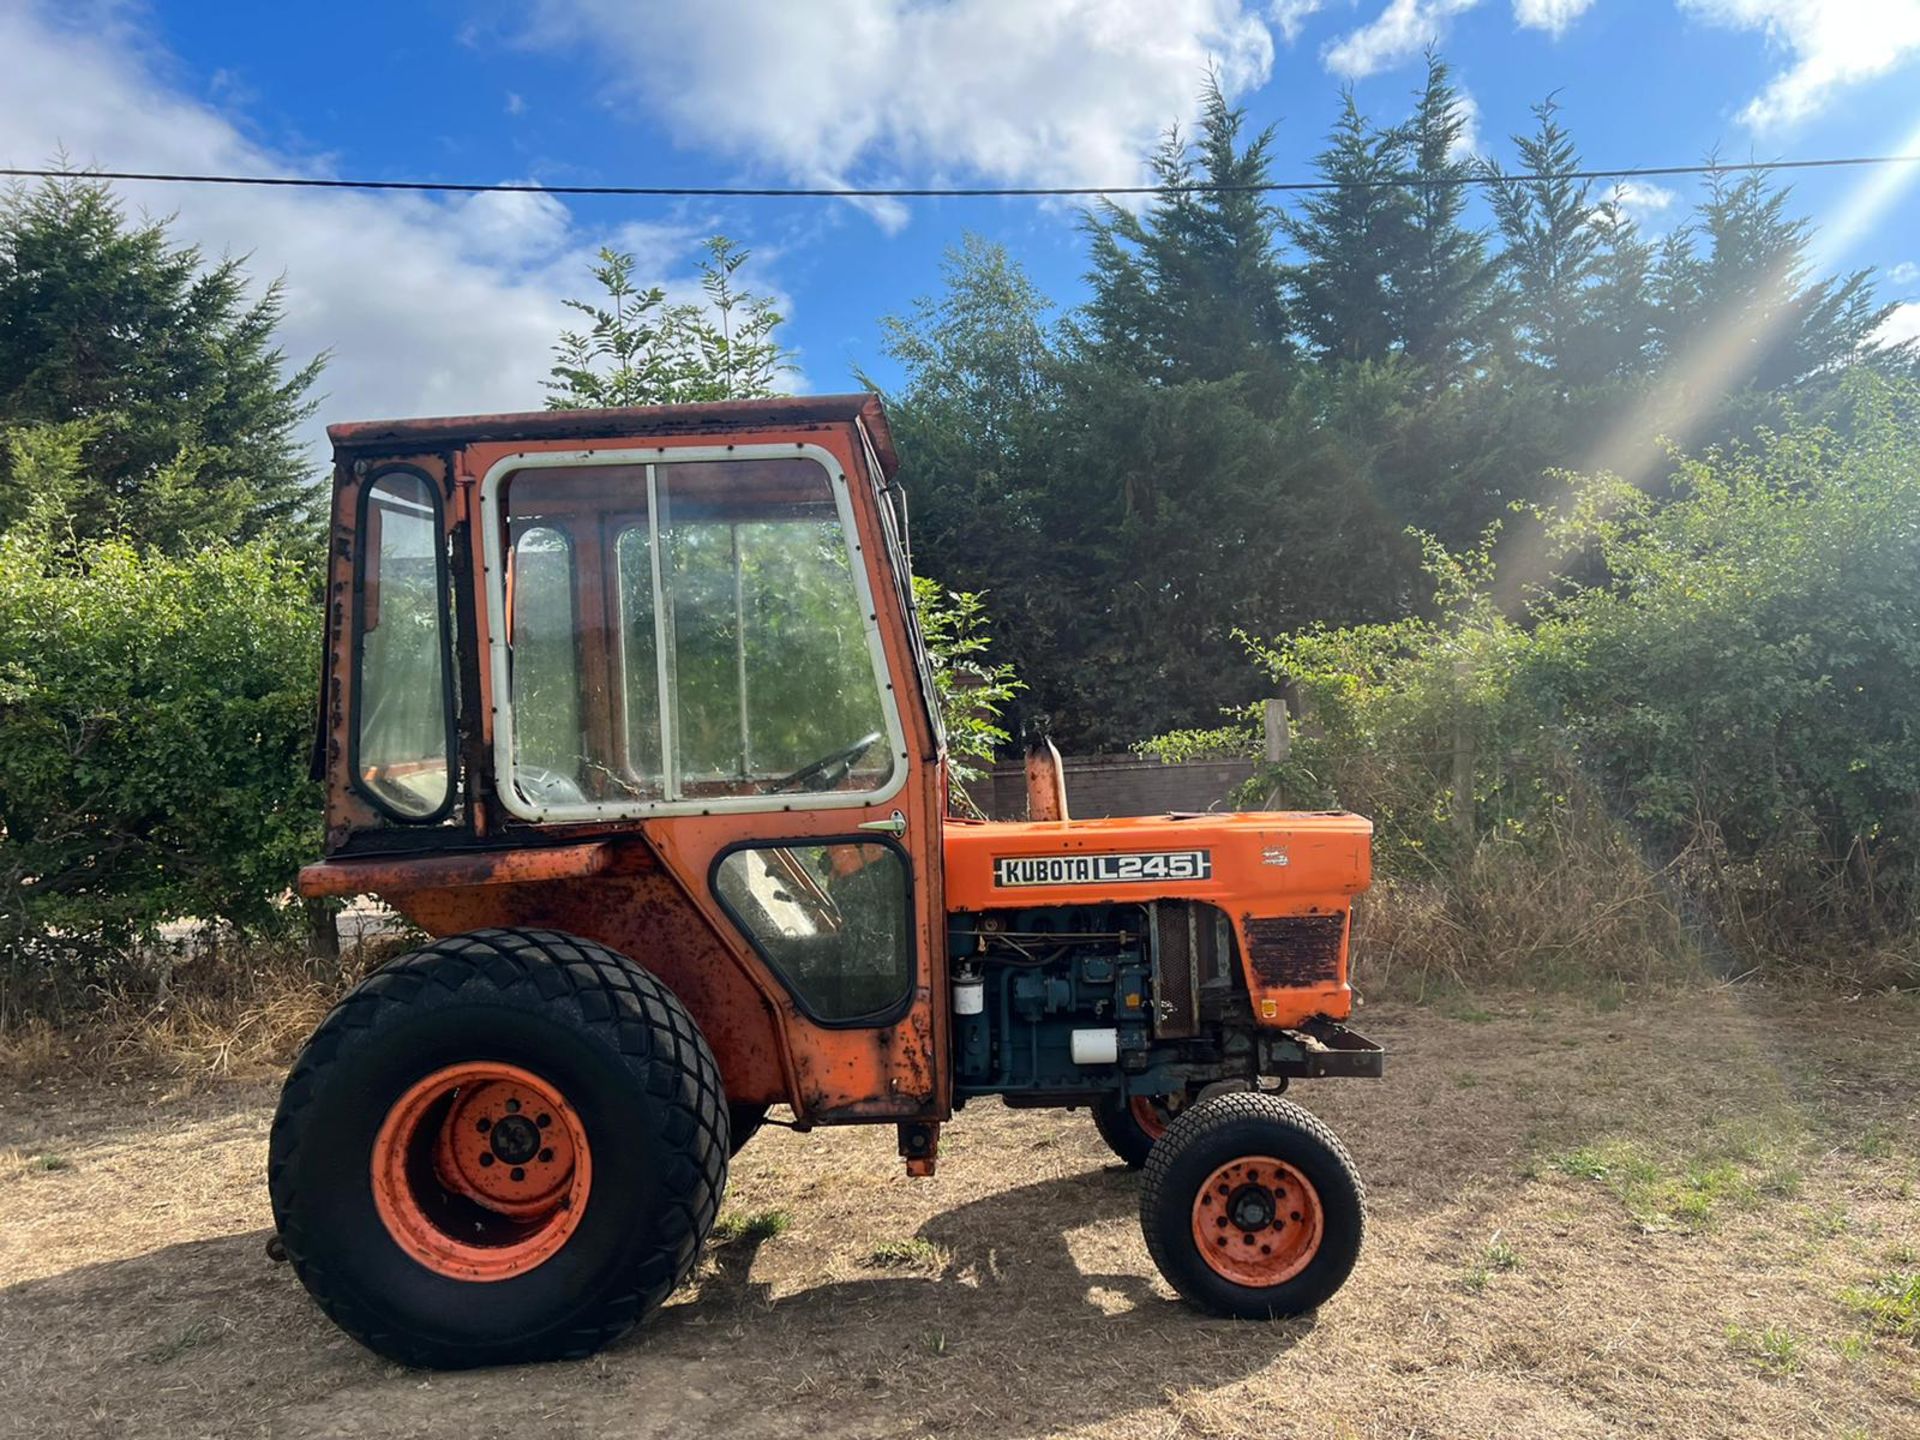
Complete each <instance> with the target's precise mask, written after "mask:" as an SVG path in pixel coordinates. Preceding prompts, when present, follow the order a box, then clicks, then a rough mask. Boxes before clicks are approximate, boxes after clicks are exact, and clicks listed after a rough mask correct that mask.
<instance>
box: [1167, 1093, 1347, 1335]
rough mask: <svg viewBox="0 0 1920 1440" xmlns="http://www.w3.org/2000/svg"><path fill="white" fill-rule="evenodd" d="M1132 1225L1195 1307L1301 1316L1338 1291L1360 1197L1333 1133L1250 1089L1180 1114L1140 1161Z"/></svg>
mask: <svg viewBox="0 0 1920 1440" xmlns="http://www.w3.org/2000/svg"><path fill="white" fill-rule="evenodd" d="M1140 1227H1141V1229H1142V1230H1143V1231H1144V1232H1145V1234H1146V1240H1147V1249H1148V1250H1149V1251H1150V1252H1151V1253H1152V1255H1153V1261H1154V1264H1155V1265H1157V1266H1159V1267H1160V1273H1161V1274H1162V1275H1164V1276H1166V1278H1167V1281H1168V1283H1169V1284H1171V1285H1172V1286H1173V1288H1174V1289H1175V1290H1177V1291H1179V1292H1180V1294H1181V1295H1182V1296H1183V1297H1185V1298H1186V1299H1187V1300H1189V1301H1191V1302H1192V1303H1193V1304H1195V1305H1198V1306H1200V1307H1201V1308H1203V1309H1206V1310H1211V1311H1213V1312H1214V1313H1215V1314H1219V1315H1230V1316H1234V1317H1236V1318H1239V1319H1246V1320H1271V1319H1278V1318H1281V1317H1284V1316H1290V1315H1300V1314H1304V1313H1305V1312H1306V1311H1309V1310H1312V1309H1313V1308H1314V1307H1316V1306H1317V1305H1319V1304H1321V1303H1322V1302H1323V1301H1325V1300H1326V1299H1327V1298H1328V1297H1329V1296H1331V1295H1332V1294H1333V1293H1334V1292H1335V1291H1336V1290H1338V1289H1339V1288H1340V1286H1341V1285H1342V1284H1343V1283H1345V1281H1346V1278H1347V1276H1348V1274H1350V1273H1351V1272H1352V1270H1353V1265H1354V1261H1355V1260H1357V1259H1358V1258H1359V1255H1360V1244H1361V1241H1362V1239H1363V1238H1364V1237H1365V1234H1366V1227H1367V1212H1366V1190H1365V1188H1364V1187H1363V1186H1362V1185H1361V1183H1360V1177H1359V1176H1358V1175H1357V1174H1356V1173H1355V1171H1354V1168H1353V1161H1352V1159H1351V1158H1350V1157H1349V1156H1348V1154H1347V1152H1346V1148H1345V1147H1344V1146H1343V1145H1341V1143H1340V1141H1339V1140H1338V1138H1336V1137H1335V1135H1334V1133H1333V1131H1331V1130H1329V1129H1328V1128H1327V1127H1326V1126H1325V1125H1323V1124H1322V1123H1321V1122H1320V1121H1319V1120H1317V1119H1315V1118H1314V1117H1313V1116H1312V1115H1310V1114H1308V1113H1307V1112H1306V1111H1305V1110H1303V1109H1301V1108H1300V1107H1299V1106H1298V1105H1295V1104H1293V1103H1292V1102H1291V1101H1288V1100H1282V1099H1280V1098H1279V1097H1278V1096H1275V1095H1267V1094H1262V1093H1259V1092H1257V1091H1243V1092H1239V1093H1234V1094H1225V1095H1214V1096H1211V1097H1209V1098H1207V1099H1205V1100H1200V1101H1197V1102H1195V1103H1194V1104H1193V1105H1191V1106H1189V1107H1188V1108H1187V1109H1186V1111H1185V1112H1184V1113H1182V1114H1181V1115H1180V1116H1179V1117H1178V1118H1176V1119H1175V1120H1174V1122H1173V1123H1172V1124H1171V1125H1170V1126H1168V1127H1167V1133H1166V1135H1165V1136H1164V1137H1163V1138H1162V1139H1161V1140H1160V1142H1159V1143H1158V1144H1157V1145H1155V1146H1154V1147H1153V1153H1152V1154H1151V1155H1149V1156H1148V1158H1147V1166H1146V1182H1145V1184H1144V1185H1143V1186H1142V1188H1141V1193H1140Z"/></svg>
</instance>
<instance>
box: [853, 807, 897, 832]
mask: <svg viewBox="0 0 1920 1440" xmlns="http://www.w3.org/2000/svg"><path fill="white" fill-rule="evenodd" d="M858 828H859V829H862V830H877V831H878V832H879V833H880V834H882V835H904V834H906V833H907V817H906V816H904V815H902V814H901V813H900V812H899V811H898V810H896V811H894V812H893V814H891V815H889V816H888V817H887V818H886V819H884V820H862V821H861V822H860V824H859V827H858Z"/></svg>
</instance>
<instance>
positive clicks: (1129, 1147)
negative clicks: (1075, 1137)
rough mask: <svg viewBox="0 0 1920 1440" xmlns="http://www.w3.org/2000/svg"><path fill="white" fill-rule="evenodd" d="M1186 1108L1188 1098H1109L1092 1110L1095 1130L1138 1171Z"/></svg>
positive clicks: (1119, 1096) (1138, 1096) (1151, 1096)
mask: <svg viewBox="0 0 1920 1440" xmlns="http://www.w3.org/2000/svg"><path fill="white" fill-rule="evenodd" d="M1186 1108H1187V1097H1186V1096H1185V1095H1106V1096H1102V1097H1101V1099H1100V1101H1099V1103H1098V1104H1096V1105H1095V1106H1094V1107H1093V1128H1094V1129H1096V1130H1098V1131H1099V1132H1100V1138H1101V1139H1102V1140H1104V1141H1106V1142H1107V1148H1108V1149H1109V1150H1111V1151H1113V1153H1114V1154H1115V1155H1118V1156H1119V1157H1120V1158H1121V1159H1122V1160H1124V1161H1126V1163H1127V1168H1128V1169H1130V1170H1138V1169H1139V1168H1140V1167H1141V1166H1142V1165H1145V1164H1146V1163H1147V1156H1148V1155H1150V1154H1152V1153H1153V1147H1154V1145H1155V1144H1156V1143H1157V1142H1158V1141H1159V1139H1160V1137H1161V1136H1162V1135H1165V1134H1166V1133H1167V1127H1168V1126H1169V1125H1171V1124H1172V1123H1173V1117H1174V1116H1176V1115H1178V1114H1179V1113H1180V1112H1181V1111H1182V1110H1184V1109H1186Z"/></svg>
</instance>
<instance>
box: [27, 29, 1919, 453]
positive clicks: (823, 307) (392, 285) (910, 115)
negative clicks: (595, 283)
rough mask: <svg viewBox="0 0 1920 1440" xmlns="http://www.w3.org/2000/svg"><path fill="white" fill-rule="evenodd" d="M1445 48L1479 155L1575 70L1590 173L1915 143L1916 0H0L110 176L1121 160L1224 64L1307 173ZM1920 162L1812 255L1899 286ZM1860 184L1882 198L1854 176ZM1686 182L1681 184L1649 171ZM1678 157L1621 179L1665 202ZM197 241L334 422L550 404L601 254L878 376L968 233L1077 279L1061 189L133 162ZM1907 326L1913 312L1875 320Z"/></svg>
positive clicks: (813, 177) (67, 121) (149, 195)
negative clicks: (762, 310) (222, 261)
mask: <svg viewBox="0 0 1920 1440" xmlns="http://www.w3.org/2000/svg"><path fill="white" fill-rule="evenodd" d="M1429 38H1437V39H1438V41H1439V43H1440V45H1441V48H1442V50H1443V52H1444V53H1445V54H1446V56H1447V57H1448V59H1449V60H1450V61H1451V62H1452V63H1453V65H1454V66H1455V69H1456V72H1457V78H1458V80H1459V82H1460V84H1461V86H1462V87H1463V89H1464V90H1465V91H1466V93H1467V95H1468V96H1469V97H1470V99H1471V104H1472V106H1473V109H1474V113H1475V134H1476V137H1477V138H1476V141H1475V148H1476V149H1477V150H1478V151H1479V152H1480V153H1483V154H1487V155H1491V156H1493V157H1495V158H1499V159H1501V160H1503V161H1509V162H1510V161H1511V148H1510V145H1509V144H1508V141H1507V139H1506V137H1507V135H1508V134H1509V133H1510V132H1512V131H1514V130H1516V129H1521V128H1524V127H1526V126H1527V125H1528V124H1529V119H1528V115H1527V109H1528V106H1529V105H1531V104H1532V103H1533V102H1534V101H1536V100H1538V99H1540V98H1541V97H1543V96H1544V95H1546V94H1547V93H1548V92H1549V91H1556V92H1558V96H1559V100H1560V102H1561V104H1562V105H1563V106H1564V108H1565V113H1566V118H1567V120H1568V123H1569V124H1570V125H1571V127H1572V128H1573V130H1574V132H1575V134H1576V136H1577V137H1578V139H1579V141H1580V144H1581V147H1582V150H1583V152H1584V155H1585V158H1586V159H1587V160H1588V162H1589V163H1592V164H1595V165H1608V166H1613V165H1634V164H1662V163H1676V162H1677V163H1684V162H1688V161H1693V160H1698V159H1700V158H1702V157H1704V156H1705V155H1707V154H1708V153H1709V152H1713V151H1718V152H1719V153H1720V154H1721V155H1723V156H1726V157H1729V158H1740V159H1744V158H1748V157H1750V156H1753V157H1760V158H1772V157H1800V156H1816V155H1838V154H1870V153H1886V152H1890V151H1896V150H1902V149H1905V150H1909V151H1911V150H1920V134H1916V132H1917V131H1920V86H1916V85H1915V79H1916V74H1920V0H1850V3H1842V0H1319V3H1314V0H813V3H798V0H704V3H701V4H698V5H686V6H681V5H667V4H646V3H621V0H534V3H518V0H517V3H512V4H505V3H495V0H478V3H456V0H425V3H418V4H414V5H393V4H374V3H362V0H337V3H333V4H329V5H326V6H301V5H284V6H272V7H269V6H259V5H251V4H249V5H242V4H237V3H235V4H227V3H212V0H205V3H192V4H189V3H184V0H174V3H155V4H151V5H136V4H128V3H111V0H105V3H81V4H78V5H75V4H73V3H68V4H64V5H58V6H55V5H47V4H42V3H36V0H0V94H4V95H6V96H8V97H9V98H8V101H7V103H6V104H5V106H3V107H0V160H3V161H4V163H7V164H35V163H39V162H41V161H44V160H45V159H47V158H48V156H50V155H51V154H53V153H54V151H55V150H56V149H58V148H64V149H65V151H66V152H67V153H68V154H69V156H70V157H71V158H72V159H73V160H74V161H75V162H77V163H82V164H94V165H98V166H101V167H103V168H110V169H116V168H129V169H132V168H159V167H172V168H190V169H207V168H218V169H237V170H247V171H258V172H267V171H280V172H286V173H311V174H317V175H351V176H357V177H372V178H437V179H456V180H508V179H511V180H531V181H536V182H540V183H544V184H562V183H568V182H588V183H592V182H634V183H679V182H684V183H690V184H703V183H704V184H716V183H717V184H735V183H741V184H752V183H776V184H777V183H802V184H805V183H856V184H858V183H877V184H896V183H897V184H922V183H934V184H937V183H948V182H952V183H963V184H964V183H991V182H1003V183H1012V184H1064V183H1102V182H1108V183H1125V182H1128V181H1133V180H1136V179H1138V178H1139V173H1140V172H1139V158H1140V155H1141V154H1142V152H1143V150H1144V149H1145V147H1146V146H1148V145H1150V144H1151V143H1152V140H1153V137H1154V135H1155V134H1156V132H1157V131H1158V130H1159V129H1160V128H1162V127H1163V126H1164V125H1165V124H1167V123H1168V122H1170V121H1175V120H1180V119H1184V118H1187V117H1189V116H1190V115H1191V112H1192V108H1193V103H1194V102H1193V97H1194V93H1195V91H1196V90H1197V88H1198V84H1199V80H1200V76H1201V74H1202V72H1203V70H1204V68H1205V67H1206V66H1208V65H1209V64H1211V65H1213V66H1215V67H1217V68H1218V70H1219V71H1220V73H1221V75H1222V78H1223V82H1224V84H1225V85H1226V87H1227V88H1228V90H1229V92H1230V93H1231V94H1232V95H1233V96H1234V98H1235V99H1236V100H1237V101H1239V102H1240V103H1243V104H1245V105H1246V106H1247V107H1248V109H1249V111H1250V112H1251V114H1252V116H1253V118H1254V120H1255V121H1256V123H1259V124H1265V123H1268V122H1275V123H1277V124H1278V126H1279V129H1278V134H1277V139H1276V145H1275V158H1276V164H1275V170H1276V172H1277V174H1278V175H1279V176H1280V177H1281V178H1296V177H1299V178H1304V177H1306V175H1307V172H1308V166H1309V162H1310V159H1311V157H1312V155H1313V153H1314V152H1315V151H1316V150H1317V149H1318V148H1319V147H1320V144H1321V142H1322V139H1323V137H1324V134H1325V132H1326V130H1327V127H1328V126H1329V124H1330V123H1331V121H1332V119H1333V117H1334V113H1335V108H1336V106H1337V104H1338V88H1339V86H1340V85H1341V84H1343V83H1351V84H1352V85H1353V86H1354V88H1355V91H1356V93H1357V95H1358V98H1359V101H1360V103H1361V106H1362V107H1363V108H1364V109H1366V110H1367V111H1369V112H1370V113H1372V114H1374V115H1376V116H1378V117H1381V118H1383V119H1397V118H1399V117H1400V116H1401V115H1402V114H1404V112H1405V110H1406V109H1407V107H1408V105H1409V103H1410V92H1411V90H1412V88H1413V86H1414V85H1415V84H1416V83H1417V81H1418V78H1419V66H1420V57H1419V51H1420V48H1421V46H1422V45H1423V44H1424V43H1425V42H1426V41H1427V40H1428V39H1429ZM1916 182H1920V167H1911V168H1910V169H1909V170H1907V171H1903V172H1899V173H1897V174H1891V175H1889V174H1882V175H1881V176H1879V177H1878V178H1877V179H1869V178H1868V177H1866V176H1865V175H1864V174H1863V173H1862V172H1829V173H1825V174H1819V175H1812V176H1805V177H1800V178H1798V179H1796V180H1795V182H1794V183H1795V188H1796V194H1797V197H1798V205H1799V207H1800V208H1801V209H1803V210H1804V211H1805V212H1806V213H1808V214H1810V215H1812V216H1813V217H1814V218H1815V220H1816V221H1817V222H1819V223H1821V224H1823V225H1825V226H1826V228H1827V233H1828V237H1829V241H1830V244H1829V246H1828V254H1827V256H1826V257H1825V258H1827V259H1828V260H1829V262H1830V263H1832V264H1834V265H1836V266H1846V267H1852V266H1860V265H1872V266H1875V267H1878V268H1879V269H1880V271H1881V272H1882V286H1883V293H1884V294H1885V296H1886V297H1887V298H1889V299H1897V300H1903V301H1920V223H1917V222H1920V183H1916ZM1863 191H1870V194H1869V195H1868V196H1867V198H1865V199H1863V198H1862V197H1863ZM1669 192H1671V193H1669ZM1693 193H1694V191H1693V188H1692V182H1688V181H1662V182H1659V183H1658V184H1657V185H1652V186H1641V187H1640V188H1639V189H1638V190H1637V191H1636V192H1635V193H1634V194H1633V196H1631V197H1630V204H1631V206H1632V208H1634V209H1636V210H1637V212H1638V213H1639V215H1640V216H1641V218H1642V220H1643V221H1644V223H1645V224H1646V225H1647V227H1648V228H1649V229H1651V230H1654V231H1663V230H1666V229H1668V228H1670V227H1672V226H1673V225H1675V224H1677V223H1681V222H1682V221H1683V219H1684V213H1685V209H1686V206H1687V204H1688V202H1689V200H1690V198H1691V196H1692V194H1693ZM127 194H128V198H129V200H130V202H132V203H133V204H134V205H135V206H136V207H139V206H145V207H147V208H150V209H154V210H157V211H161V212H177V214H178V217H179V219H178V222H177V223H178V225H179V227H180V232H181V233H182V235H183V237H184V238H191V239H194V240H197V241H199V242H201V243H202V244H203V245H205V246H206V247H207V248H208V249H209V251H211V252H215V253H217V252H220V251H225V250H233V251H240V252H246V253H249V254H250V255H251V256H252V266H253V269H254V271H255V272H256V273H257V274H258V275H260V276H261V277H262V278H263V279H264V278H270V277H272V276H274V275H280V276H282V277H283V278H284V282H285V285H286V287H287V295H288V325H287V339H288V344H289V348H290V350H292V351H293V352H295V353H297V354H305V353H310V352H312V351H314V350H317V349H323V348H324V349H328V350H331V351H332V352H333V354H334V362H333V365H332V366H331V367H330V370H329V373H328V377H327V380H326V382H325V387H326V389H327V391H328V398H327V400H326V403H325V406H324V411H325V414H324V417H323V418H330V419H346V418H365V417H369V416H373V415H388V414H417V413H446V412H455V411H465V410H483V409H498V408H519V407H526V408H533V407H537V406H538V404H539V403H540V399H541V391H540V388H539V382H540V379H541V378H542V376H543V375H544V373H545V370H546V366H547V363H548V355H547V349H546V347H547V344H548V342H549V341H550V339H551V336H552V335H553V333H554V332H555V330H556V329H557V328H558V325H559V324H560V323H562V321H563V316H564V311H563V310H562V309H561V308H560V305H559V301H560V298H561V297H562V296H564V295H567V294H581V293H585V292H586V290H587V280H586V264H587V262H588V258H589V257H590V256H591V254H592V252H593V250H594V249H595V248H596V247H597V246H598V245H600V244H602V243H612V244H617V245H621V246H623V247H625V248H629V249H632V250H634V251H635V252H636V254H637V255H638V256H639V260H640V265H641V269H642V270H643V272H644V273H645V274H647V275H648V276H650V277H652V278H655V279H658V280H661V281H663V282H666V283H668V284H669V285H670V286H671V287H673V288H675V289H684V288H685V287H686V286H687V285H688V284H689V276H690V275H691V272H692V267H693V262H694V258H695V251H696V247H697V244H698V241H699V239H700V238H701V237H702V236H704V235H706V234H708V233H711V232H713V231H715V230H724V231H725V232H726V233H728V234H730V235H732V236H734V237H735V238H736V239H738V240H740V241H742V242H744V243H746V244H747V245H749V246H750V247H752V248H753V250H754V251H755V261H754V270H755V272H756V276H757V283H758V284H760V285H761V286H762V287H764V288H767V289H771V290H773V291H774V292H776V293H777V294H778V295H779V296H780V297H781V299H782V302H783V304H784V305H785V307H786V308H787V310H788V312H789V313H790V315H791V323H790V326H789V332H788V338H789V339H790V341H791V342H792V343H793V344H795V345H796V346H797V347H798V350H799V352H800V357H799V358H800V365H801V372H800V375H799V377H798V380H797V382H796V383H799V384H801V385H802V386H804V388H808V389H815V390H824V389H836V388H843V387H845V386H846V385H847V384H848V383H849V377H850V372H851V371H852V369H853V368H854V367H855V366H861V367H865V368H867V369H869V370H872V371H874V372H875V373H877V374H879V375H880V376H881V377H882V378H883V379H884V378H887V377H888V375H889V372H888V370H887V368H886V366H885V364H884V361H883V360H882V359H881V357H880V355H879V353H878V333H879V332H878V326H877V324H876V321H877V319H878V317H879V316H881V315H882V314H885V313H887V312H889V311H899V310H901V309H903V308H904V307H906V306H907V304H908V303H909V302H910V301H911V300H912V298H913V297H914V296H916V295H920V294H925V293H928V292H929V291H931V290H933V289H935V288H936V286H937V283H938V264H939V259H940V255H941V253H942V251H943V250H944V249H945V248H946V247H947V246H948V245H950V244H952V243H953V242H954V241H955V240H956V239H957V238H958V237H959V236H960V235H961V233H962V232H963V231H966V230H975V231H978V232H980V233H982V234H984V235H987V236H989V237H990V238H992V239H995V240H998V241H1000V242H1002V243H1003V244H1005V245H1006V246H1007V247H1008V248H1009V249H1010V250H1011V251H1012V252H1013V254H1014V255H1015V256H1016V257H1018V258H1019V259H1020V261H1021V262H1022V263H1023V264H1025V265H1026V266H1027V268H1028V270H1029V271H1030V272H1031V273H1032V275H1033V276H1034V278H1035V279H1036V280H1037V281H1038V282H1039V284H1040V285H1041V286H1042V288H1043V289H1044V290H1046V291H1047V292H1048V293H1049V294H1051V295H1053V296H1055V297H1056V298H1058V299H1060V300H1062V301H1064V302H1069V303H1070V302H1072V301H1073V300H1075V299H1076V298H1078V296H1079V295H1080V294H1081V293H1082V288H1083V278H1082V276H1083V271H1084V268H1085V258H1084V249H1083V245H1082V242H1081V239H1080V236H1079V235H1078V233H1077V231H1076V228H1075V224H1074V218H1075V216H1074V211H1073V209H1072V208H1071V207H1070V206H1067V205H1062V204H1057V203H1043V202H1036V201H1031V200H939V201H913V202H907V203H904V204H898V205H885V206H876V207H869V208H866V209H862V208H856V207H855V206H853V205H850V204H846V203H841V202H820V201H798V200H780V201H731V202H707V201H694V202H666V201H637V200H613V199H571V198H570V199H568V200H566V201H565V202H564V203H562V202H561V201H560V200H557V199H554V198H551V197H489V198H487V199H484V200H470V199H457V198H456V199H433V198H423V197H411V196H377V197H369V196H358V195H336V194H298V195H293V194H285V193H265V192H258V191H221V192H215V191H207V190H189V189H184V188H183V189H179V190H171V191H166V192H160V191H158V190H157V187H128V189H127ZM1896 323H1897V325H1898V326H1900V327H1901V330H1902V333H1909V332H1914V331H1920V304H1916V305H1914V308H1912V309H1907V310H1903V311H1902V312H1901V314H1900V316H1899V317H1898V318H1897V321H1896Z"/></svg>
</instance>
